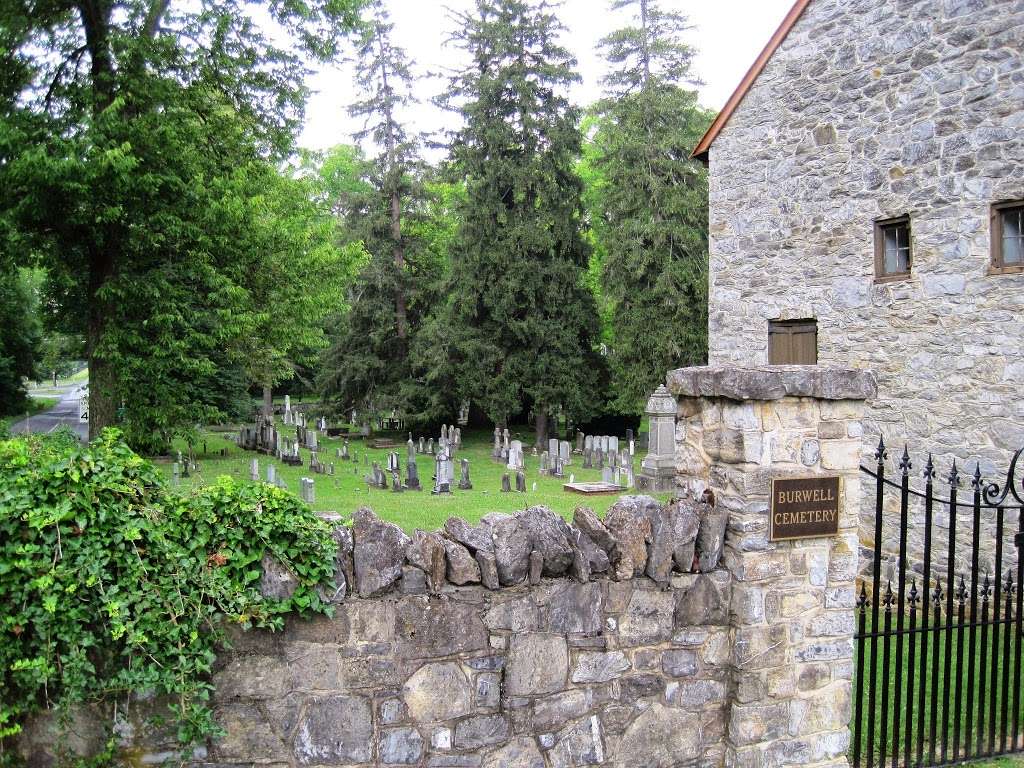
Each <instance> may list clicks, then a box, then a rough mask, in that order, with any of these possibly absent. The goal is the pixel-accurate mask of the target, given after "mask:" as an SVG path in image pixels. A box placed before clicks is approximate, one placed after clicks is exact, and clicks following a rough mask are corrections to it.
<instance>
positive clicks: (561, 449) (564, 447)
mask: <svg viewBox="0 0 1024 768" xmlns="http://www.w3.org/2000/svg"><path fill="white" fill-rule="evenodd" d="M558 457H559V458H560V459H561V460H562V464H564V465H565V466H568V465H570V464H572V446H571V445H570V444H569V441H568V440H562V441H560V442H559V443H558Z"/></svg>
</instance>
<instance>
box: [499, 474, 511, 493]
mask: <svg viewBox="0 0 1024 768" xmlns="http://www.w3.org/2000/svg"><path fill="white" fill-rule="evenodd" d="M501 492H502V493H511V492H512V482H511V481H510V480H509V477H508V472H505V473H503V474H502V476H501Z"/></svg>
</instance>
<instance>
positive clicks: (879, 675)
mask: <svg viewBox="0 0 1024 768" xmlns="http://www.w3.org/2000/svg"><path fill="white" fill-rule="evenodd" d="M989 616H990V618H991V616H992V614H991V607H990V612H989ZM870 621H871V620H870V616H868V621H867V624H868V626H869V627H870ZM879 621H880V622H881V620H879ZM944 621H945V620H944V619H943V622H944ZM895 625H896V619H895V616H894V617H893V623H892V626H893V628H894V629H895ZM943 626H944V624H943ZM905 627H906V628H909V619H905ZM1014 627H1015V625H1014ZM1014 627H1011V630H1010V631H1009V632H1007V631H1006V628H1005V626H1003V627H1000V632H999V655H998V657H997V659H996V664H995V667H996V672H995V680H996V686H997V689H996V693H997V696H996V709H997V711H998V713H999V714H998V719H997V722H996V727H995V750H994V751H995V752H1000V751H1002V750H1001V745H1002V743H1003V740H1002V735H1003V733H1004V721H1003V717H1002V702H1003V701H1004V699H1005V700H1006V701H1007V702H1008V706H1007V717H1006V727H1005V731H1006V745H1007V751H1012V750H1013V746H1012V739H1013V730H1014V728H1013V712H1014V694H1015V690H1014V688H1015V685H1016V683H1017V676H1019V675H1021V674H1024V670H1018V669H1017V668H1016V662H1015V657H1014V654H1015V650H1016V646H1015V645H1011V647H1010V655H1009V666H1008V667H1007V669H1006V671H1007V672H1008V675H1007V677H1006V679H1007V680H1008V682H1009V685H1008V689H1007V691H1006V694H1005V696H1004V690H1003V684H1004V678H1003V672H1004V656H1003V651H1004V648H1005V646H1006V639H1007V637H1009V638H1010V639H1011V643H1016V640H1015V638H1014V631H1015V629H1014ZM868 631H870V629H869V630H868ZM972 632H974V633H976V634H975V635H974V644H975V648H974V655H973V658H974V660H975V662H974V681H973V684H974V688H973V690H974V692H975V693H974V696H973V701H972V702H969V697H968V690H969V688H968V685H967V684H968V678H969V674H970V667H971V664H970V659H971V658H972V656H971V653H970V650H971V635H972ZM928 634H929V637H928V647H927V670H926V674H925V689H924V690H925V708H924V710H923V712H922V710H921V709H920V706H919V698H918V697H919V691H920V683H921V668H920V659H921V641H920V633H917V634H916V635H914V636H913V637H915V638H916V639H915V640H914V643H913V646H912V645H911V643H910V641H909V639H907V638H908V637H910V636H906V637H905V639H904V643H903V658H902V661H901V663H900V664H897V659H896V639H895V638H890V639H889V654H890V658H889V665H888V667H887V668H886V667H885V665H884V664H883V659H884V643H885V639H884V638H882V637H879V638H878V640H877V643H878V656H877V658H878V662H877V664H876V672H875V675H876V676H875V684H876V699H875V733H874V739H873V742H872V745H871V749H872V751H873V753H874V754H875V756H876V758H877V756H878V755H879V754H880V752H881V751H882V744H881V724H882V721H883V717H886V719H887V723H888V725H887V730H888V737H887V743H886V745H885V749H884V753H885V755H887V756H891V755H892V753H893V751H894V749H895V750H898V751H899V753H900V754H901V755H902V753H903V745H904V743H905V734H906V726H907V712H908V709H909V707H908V704H907V696H908V690H909V688H910V686H911V684H912V685H913V715H912V734H913V736H912V738H911V742H910V743H911V761H914V760H915V759H916V748H917V738H918V733H919V728H920V726H921V724H922V721H923V725H924V742H925V743H924V761H925V764H928V763H929V762H939V761H941V752H942V742H943V741H944V740H945V742H946V744H947V752H946V760H947V761H948V762H952V761H954V760H955V759H956V758H955V757H954V752H953V743H954V738H955V734H954V730H955V729H956V728H957V727H959V744H960V756H961V759H963V758H965V757H966V756H967V755H968V754H972V755H973V754H978V750H977V737H978V734H979V730H980V732H981V735H982V737H983V738H982V749H981V750H980V753H985V752H987V751H988V744H989V734H990V723H991V719H990V718H991V714H992V710H991V693H992V679H993V674H992V659H993V653H992V650H993V637H992V634H993V627H991V626H990V627H988V629H987V631H986V633H985V634H986V638H985V644H984V645H985V647H984V649H983V648H982V630H981V628H980V627H978V628H970V627H966V626H965V627H964V629H963V634H962V638H961V636H960V634H959V632H958V630H957V629H956V625H955V623H954V628H953V629H952V630H951V631H947V630H945V629H943V630H941V631H933V632H929V633H928ZM857 642H863V643H864V666H865V667H866V668H870V665H871V648H872V641H871V639H865V640H863V641H857ZM947 646H948V649H949V652H950V654H951V659H952V661H951V667H950V669H951V672H950V676H949V680H948V681H947V679H946V676H945V654H946V650H947ZM912 647H913V652H914V658H915V660H914V670H913V677H911V670H910V652H911V648H912ZM958 650H962V653H963V664H962V665H958V664H957V654H958ZM983 650H984V656H985V658H984V681H983V682H982V677H981V671H980V665H981V661H982V651H983ZM936 651H937V652H938V660H939V665H938V674H937V675H935V674H933V669H934V667H933V666H932V665H933V661H934V659H935V658H936V655H935V654H936ZM857 652H858V650H855V654H856V653H857ZM855 658H856V656H855ZM958 680H959V684H960V686H961V703H960V707H959V710H958V709H957V706H956V687H957V682H958ZM887 682H888V689H889V702H888V713H887V714H886V713H884V712H883V709H882V697H883V690H884V688H885V686H886V683H887ZM870 684H871V678H870V675H865V677H864V681H863V699H862V702H863V705H862V706H863V714H862V722H863V730H862V738H861V764H862V765H863V764H865V762H866V759H867V751H868V749H869V739H868V732H867V731H868V702H869V698H868V691H869V687H870ZM854 685H855V686H856V685H857V680H856V678H855V679H854ZM982 685H983V686H984V722H983V723H982V722H980V721H979V715H980V712H979V703H978V697H979V694H980V692H981V689H982ZM1022 687H1024V686H1022ZM897 688H898V689H899V690H900V697H901V701H900V708H899V713H900V739H899V741H898V742H897V746H895V747H894V745H893V735H892V732H893V712H894V709H895V696H896V690H897ZM856 691H857V689H856V687H855V688H854V697H855V699H854V710H853V712H852V722H851V724H850V728H851V737H852V736H853V735H854V734H855V733H856V731H855V730H854V727H855V724H856V717H857V714H856ZM933 699H934V701H935V704H934V706H933V704H932V701H933ZM1022 703H1024V702H1022ZM969 709H970V712H969V711H968V710H969ZM933 711H934V715H935V721H936V729H935V739H934V741H935V744H936V746H935V758H934V761H932V760H930V759H929V754H930V747H929V744H930V743H931V737H930V732H931V717H932V713H933ZM1018 711H1019V712H1020V713H1021V718H1020V720H1021V722H1020V724H1019V725H1018V728H1017V733H1018V734H1024V706H1021V707H1020V709H1019V710H1018ZM922 716H923V720H922ZM968 721H970V733H968ZM1018 744H1019V745H1020V746H1018V749H1020V748H1021V747H1022V746H1024V745H1021V744H1020V739H1019V738H1018ZM967 746H969V752H965V747H967ZM851 756H852V744H851ZM979 759H981V760H984V759H985V758H979ZM900 762H901V763H902V759H901V760H900ZM989 763H990V764H992V765H998V766H1000V768H1011V767H1012V768H1020V766H1021V764H1022V763H1021V758H1011V759H1000V760H992V759H989ZM877 764H878V761H876V765H877Z"/></svg>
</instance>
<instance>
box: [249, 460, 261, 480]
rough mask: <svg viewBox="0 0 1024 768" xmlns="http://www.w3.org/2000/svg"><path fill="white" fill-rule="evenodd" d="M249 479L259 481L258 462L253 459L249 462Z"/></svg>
mask: <svg viewBox="0 0 1024 768" xmlns="http://www.w3.org/2000/svg"><path fill="white" fill-rule="evenodd" d="M249 479H250V480H252V481H253V482H256V481H258V480H259V479H260V460H259V459H253V460H252V461H250V462H249Z"/></svg>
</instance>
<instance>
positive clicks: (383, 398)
mask: <svg viewBox="0 0 1024 768" xmlns="http://www.w3.org/2000/svg"><path fill="white" fill-rule="evenodd" d="M393 30H394V25H393V24H392V23H391V21H390V19H389V16H388V13H387V10H386V9H385V8H384V6H383V3H382V2H381V0H373V2H371V3H370V4H369V5H368V7H367V9H366V16H365V19H364V21H363V23H362V25H361V28H360V30H359V34H358V39H357V41H356V53H355V57H354V60H353V61H354V64H355V71H356V78H357V82H358V85H359V88H360V90H361V92H362V98H361V99H360V100H359V101H356V102H354V103H353V104H352V105H351V106H350V107H349V113H350V114H351V115H352V116H354V117H357V118H361V119H363V121H364V124H363V128H362V130H360V131H358V132H356V134H355V138H356V140H357V141H360V142H366V141H367V140H369V143H370V144H371V145H372V146H373V147H374V148H376V149H377V150H378V152H377V154H376V156H375V157H373V158H372V159H371V160H369V161H365V160H362V158H361V156H359V157H357V158H355V161H354V164H353V165H352V166H351V168H350V172H352V171H354V172H355V173H356V177H357V178H358V179H359V181H360V182H361V184H360V185H350V187H351V192H350V193H348V194H346V195H345V198H346V199H345V200H344V201H343V203H342V215H343V220H344V228H345V231H346V233H347V235H348V236H349V237H352V238H356V239H359V240H361V241H362V243H363V245H364V247H365V248H366V250H367V252H368V253H369V260H368V262H367V263H366V265H365V266H364V267H363V270H362V271H361V272H360V274H359V276H358V279H357V281H356V284H355V285H354V286H353V290H352V292H351V295H350V301H349V304H350V308H349V309H348V311H347V312H346V313H343V314H341V315H339V317H338V321H337V324H336V327H335V329H334V334H333V335H334V343H333V344H332V346H331V348H330V350H329V351H328V353H327V355H326V357H325V359H324V365H323V373H322V375H321V380H320V385H321V389H322V390H323V393H324V394H325V395H326V396H327V397H328V398H330V399H331V400H332V401H333V402H334V403H335V406H336V407H337V408H338V409H339V410H347V409H348V408H350V407H353V406H355V407H357V408H359V409H361V410H364V411H365V410H382V409H387V410H390V409H392V408H395V409H399V410H403V411H404V410H405V409H404V406H403V402H402V399H403V398H402V396H401V395H400V390H401V389H402V388H403V384H405V383H406V382H407V381H408V379H409V377H410V368H409V356H408V349H409V341H410V337H411V336H412V335H414V334H415V332H416V329H417V328H418V327H419V325H420V317H421V316H422V307H421V306H420V304H421V298H422V297H421V296H420V293H422V292H423V291H425V290H428V289H429V288H430V287H432V283H431V281H430V280H424V279H423V276H422V275H421V274H418V273H419V272H420V269H419V267H420V265H419V264H418V263H417V262H418V261H419V252H420V251H421V250H422V249H421V248H420V247H419V244H418V243H417V242H416V240H415V238H410V237H409V235H408V232H407V230H408V228H409V226H410V225H411V224H413V223H414V222H413V220H414V219H415V217H416V216H417V215H418V210H417V209H418V208H419V207H420V206H421V205H422V197H423V190H422V187H421V185H420V180H419V176H420V174H421V173H422V170H423V168H422V163H421V161H420V160H419V158H418V154H417V149H418V147H417V143H418V142H417V140H416V138H415V137H414V136H412V135H411V134H410V133H409V131H408V130H407V129H406V127H405V125H404V123H403V122H402V119H401V115H400V113H401V110H402V108H403V107H405V106H407V105H409V104H411V103H414V102H415V101H416V99H415V98H414V97H413V95H412V94H413V89H414V87H415V83H416V78H415V76H414V74H413V72H412V68H411V64H410V61H409V57H408V56H407V55H406V52H405V51H404V50H403V49H402V48H401V47H399V46H397V45H395V43H394V41H393ZM341 157H342V155H339V154H338V153H337V151H336V152H335V155H334V159H335V160H340V159H341ZM335 165H337V164H335Z"/></svg>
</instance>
